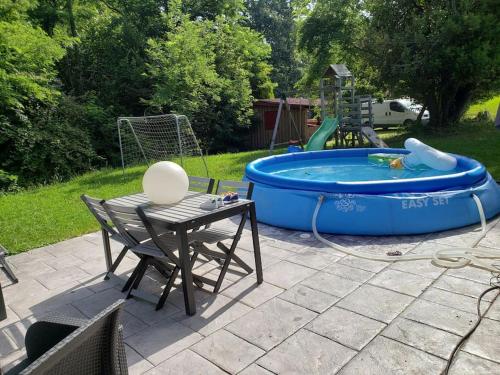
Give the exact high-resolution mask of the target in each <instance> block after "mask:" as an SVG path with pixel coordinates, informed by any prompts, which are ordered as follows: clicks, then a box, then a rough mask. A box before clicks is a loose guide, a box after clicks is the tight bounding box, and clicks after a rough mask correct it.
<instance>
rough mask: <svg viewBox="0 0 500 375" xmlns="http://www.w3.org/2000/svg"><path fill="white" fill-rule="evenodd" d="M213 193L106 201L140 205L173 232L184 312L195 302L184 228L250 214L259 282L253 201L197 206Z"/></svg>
mask: <svg viewBox="0 0 500 375" xmlns="http://www.w3.org/2000/svg"><path fill="white" fill-rule="evenodd" d="M217 197H218V196H217V195H213V194H206V193H199V192H194V191H188V193H187V194H186V196H185V197H184V199H183V200H182V201H180V202H178V203H174V204H169V205H156V204H152V203H151V202H150V201H149V199H148V198H147V197H146V195H145V194H144V193H140V194H133V195H127V196H124V197H120V198H114V199H111V200H109V203H110V204H116V205H123V206H128V207H138V206H141V207H142V208H143V209H144V211H145V212H146V214H147V216H151V217H153V218H156V219H158V220H161V221H163V222H164V223H165V229H166V230H170V231H172V232H175V234H176V238H177V243H178V248H179V259H180V268H181V276H182V290H183V293H184V304H185V308H186V314H188V315H194V314H196V304H195V301H194V289H193V275H192V273H191V267H190V257H189V242H188V231H189V230H192V229H195V230H196V229H197V228H200V227H203V226H204V225H208V224H212V223H214V222H216V221H219V220H223V219H227V218H230V217H233V216H237V215H241V217H242V220H243V218H244V217H245V215H247V214H248V215H249V217H250V226H251V229H252V242H253V250H254V256H255V272H256V274H257V284H261V283H262V281H263V276H262V260H261V256H260V244H259V233H258V229H257V217H256V212H255V202H253V201H251V200H247V199H239V200H238V201H236V202H234V203H230V204H226V205H224V206H223V207H219V208H215V209H211V210H206V209H202V208H200V205H201V204H202V203H204V202H206V201H207V200H209V199H215V198H217ZM242 230H243V226H242V225H240V226H239V227H238V230H237V232H236V236H235V239H234V241H238V240H239V238H240V236H241V232H242Z"/></svg>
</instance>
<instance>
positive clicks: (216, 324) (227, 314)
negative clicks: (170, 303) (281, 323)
mask: <svg viewBox="0 0 500 375" xmlns="http://www.w3.org/2000/svg"><path fill="white" fill-rule="evenodd" d="M250 310H251V308H250V307H248V306H246V305H244V304H242V303H239V302H238V301H236V300H232V299H230V298H228V297H226V296H223V295H220V294H219V295H213V296H212V297H211V298H209V299H206V300H204V301H203V302H202V303H197V304H196V314H195V315H193V316H188V315H186V313H185V311H184V310H182V311H181V312H179V313H177V314H175V315H174V316H173V319H174V320H176V321H178V322H180V323H182V324H183V325H185V326H187V327H189V328H191V329H192V330H193V331H197V332H199V333H201V334H202V335H203V336H208V335H210V334H211V333H213V332H215V331H217V330H218V329H220V328H222V327H224V326H226V325H227V324H229V323H231V322H232V321H234V320H236V319H238V318H239V317H241V316H242V315H244V314H246V313H247V312H249V311H250Z"/></svg>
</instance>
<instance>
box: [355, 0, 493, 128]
mask: <svg viewBox="0 0 500 375" xmlns="http://www.w3.org/2000/svg"><path fill="white" fill-rule="evenodd" d="M496 5H497V4H496V2H495V1H492V0H485V1H474V2H473V1H467V0H455V1H448V0H441V1H434V0H432V1H430V0H421V1H418V2H414V1H398V4H397V6H394V5H390V4H389V3H386V2H384V1H379V0H377V1H372V2H371V3H370V4H369V8H368V9H369V12H370V14H371V18H370V23H369V27H368V29H367V34H366V42H365V44H364V46H365V48H366V49H367V51H369V53H367V57H368V58H369V60H370V62H371V63H372V64H373V65H375V66H376V67H377V68H378V70H379V72H380V76H381V78H382V79H383V80H385V81H386V82H388V83H389V84H390V85H391V86H392V87H393V88H394V89H395V90H397V92H405V93H407V94H410V95H411V96H413V97H415V98H417V99H419V100H420V101H422V102H423V103H424V105H425V106H426V107H428V108H429V111H430V114H431V120H430V121H431V125H433V126H435V127H440V126H446V125H450V124H453V123H454V122H456V121H458V120H459V119H460V118H461V117H462V115H463V114H464V112H465V110H466V109H467V107H468V105H469V104H470V103H471V101H472V100H477V99H479V98H482V97H484V96H485V95H488V94H491V92H492V91H498V90H499V88H500V78H499V70H500V48H499V45H498V35H499V33H500V26H499V23H498V19H499V16H500V14H499V8H498V6H496Z"/></svg>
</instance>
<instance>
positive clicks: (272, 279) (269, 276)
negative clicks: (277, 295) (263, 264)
mask: <svg viewBox="0 0 500 375" xmlns="http://www.w3.org/2000/svg"><path fill="white" fill-rule="evenodd" d="M314 273H316V270H313V269H311V268H308V267H304V266H300V265H298V264H295V263H290V262H287V261H281V262H279V263H276V264H273V265H272V266H270V267H269V268H267V269H266V272H265V275H264V279H265V280H266V282H268V283H271V284H273V285H276V286H278V287H280V288H284V289H288V288H291V287H292V286H294V285H295V284H297V283H299V282H301V281H302V280H304V279H305V278H307V277H309V276H311V275H313V274H314Z"/></svg>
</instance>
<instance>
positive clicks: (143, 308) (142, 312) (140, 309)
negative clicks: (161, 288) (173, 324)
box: [125, 299, 184, 325]
mask: <svg viewBox="0 0 500 375" xmlns="http://www.w3.org/2000/svg"><path fill="white" fill-rule="evenodd" d="M125 311H127V312H128V313H130V314H132V315H133V316H135V317H136V318H138V319H139V320H141V321H143V322H144V323H146V324H148V325H154V324H156V323H158V322H160V321H161V320H163V319H165V318H168V317H171V316H173V315H175V314H178V313H180V312H181V310H180V309H179V308H177V307H176V306H174V305H171V304H169V302H168V300H167V302H166V304H165V305H164V306H163V308H162V309H160V310H156V309H155V308H154V305H152V304H151V303H148V302H145V301H141V300H139V299H137V300H134V299H132V300H128V301H127V303H126V304H125ZM182 312H184V310H182Z"/></svg>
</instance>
